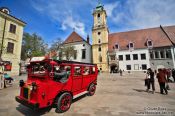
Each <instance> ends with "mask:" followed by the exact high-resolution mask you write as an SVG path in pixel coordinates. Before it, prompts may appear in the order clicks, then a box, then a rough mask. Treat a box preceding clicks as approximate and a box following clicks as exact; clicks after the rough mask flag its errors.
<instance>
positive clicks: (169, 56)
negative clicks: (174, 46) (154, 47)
mask: <svg viewBox="0 0 175 116" xmlns="http://www.w3.org/2000/svg"><path fill="white" fill-rule="evenodd" d="M166 58H172V56H171V51H170V50H166Z"/></svg>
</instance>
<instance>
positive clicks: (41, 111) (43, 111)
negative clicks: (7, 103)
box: [16, 104, 52, 116]
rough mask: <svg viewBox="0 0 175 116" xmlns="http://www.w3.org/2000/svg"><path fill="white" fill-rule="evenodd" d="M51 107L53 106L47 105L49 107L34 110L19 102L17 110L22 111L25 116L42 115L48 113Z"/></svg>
mask: <svg viewBox="0 0 175 116" xmlns="http://www.w3.org/2000/svg"><path fill="white" fill-rule="evenodd" d="M51 109H52V107H47V108H43V109H39V110H36V111H34V110H32V109H30V108H27V107H25V106H23V105H21V104H19V105H18V106H17V107H16V110H18V111H19V112H21V113H22V114H23V115H25V116H40V115H43V114H46V113H48V112H49V111H50V110H51Z"/></svg>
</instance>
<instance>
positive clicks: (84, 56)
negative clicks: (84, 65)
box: [82, 49, 86, 59]
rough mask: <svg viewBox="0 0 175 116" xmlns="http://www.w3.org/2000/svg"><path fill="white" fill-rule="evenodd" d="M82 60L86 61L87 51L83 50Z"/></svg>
mask: <svg viewBox="0 0 175 116" xmlns="http://www.w3.org/2000/svg"><path fill="white" fill-rule="evenodd" d="M82 59H86V49H82Z"/></svg>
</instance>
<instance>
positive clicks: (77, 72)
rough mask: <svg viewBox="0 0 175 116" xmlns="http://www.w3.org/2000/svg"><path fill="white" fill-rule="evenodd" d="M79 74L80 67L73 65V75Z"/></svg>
mask: <svg viewBox="0 0 175 116" xmlns="http://www.w3.org/2000/svg"><path fill="white" fill-rule="evenodd" d="M79 75H81V67H80V66H75V67H74V76H79Z"/></svg>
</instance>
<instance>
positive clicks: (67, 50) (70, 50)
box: [62, 46, 76, 60]
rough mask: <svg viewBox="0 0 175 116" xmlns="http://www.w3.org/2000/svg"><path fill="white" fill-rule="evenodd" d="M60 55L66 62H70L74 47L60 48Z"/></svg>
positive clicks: (74, 52)
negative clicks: (61, 54)
mask: <svg viewBox="0 0 175 116" xmlns="http://www.w3.org/2000/svg"><path fill="white" fill-rule="evenodd" d="M62 53H63V56H64V57H65V58H66V60H70V59H71V58H72V57H73V56H74V55H75V54H76V51H75V47H74V46H65V47H62Z"/></svg>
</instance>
